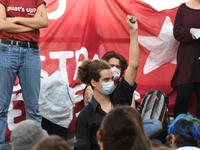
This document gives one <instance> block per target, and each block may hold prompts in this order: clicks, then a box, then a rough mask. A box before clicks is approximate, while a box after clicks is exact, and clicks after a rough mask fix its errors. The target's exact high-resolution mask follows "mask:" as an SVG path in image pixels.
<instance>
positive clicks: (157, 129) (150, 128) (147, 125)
mask: <svg viewBox="0 0 200 150" xmlns="http://www.w3.org/2000/svg"><path fill="white" fill-rule="evenodd" d="M143 127H144V131H145V133H146V134H147V136H148V137H149V138H150V139H153V138H155V137H157V136H158V135H159V134H160V133H161V132H162V130H163V126H162V123H161V122H160V121H159V120H156V119H150V120H143Z"/></svg>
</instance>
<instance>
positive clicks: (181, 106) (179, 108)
mask: <svg viewBox="0 0 200 150" xmlns="http://www.w3.org/2000/svg"><path fill="white" fill-rule="evenodd" d="M193 91H195V95H196V99H197V106H196V117H198V118H200V82H196V83H189V84H183V85H179V86H177V97H176V102H175V105H174V118H176V117H177V116H178V115H180V114H182V113H184V114H186V113H187V112H188V103H189V101H190V98H191V96H192V92H193Z"/></svg>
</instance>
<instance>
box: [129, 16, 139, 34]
mask: <svg viewBox="0 0 200 150" xmlns="http://www.w3.org/2000/svg"><path fill="white" fill-rule="evenodd" d="M126 23H127V25H128V27H129V29H130V31H137V29H138V24H137V18H136V17H134V16H132V15H127V17H126Z"/></svg>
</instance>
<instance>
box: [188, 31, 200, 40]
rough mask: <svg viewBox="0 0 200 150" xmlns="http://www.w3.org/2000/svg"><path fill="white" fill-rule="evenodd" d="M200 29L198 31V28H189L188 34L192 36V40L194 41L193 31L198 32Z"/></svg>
mask: <svg viewBox="0 0 200 150" xmlns="http://www.w3.org/2000/svg"><path fill="white" fill-rule="evenodd" d="M199 30H200V29H198V28H191V29H190V34H191V35H192V37H193V39H196V36H195V35H194V32H195V31H199Z"/></svg>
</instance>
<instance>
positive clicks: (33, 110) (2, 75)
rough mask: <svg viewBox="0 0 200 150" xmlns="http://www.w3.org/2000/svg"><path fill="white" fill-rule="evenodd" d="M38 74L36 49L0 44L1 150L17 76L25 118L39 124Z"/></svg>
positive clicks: (38, 65) (38, 59)
mask: <svg viewBox="0 0 200 150" xmlns="http://www.w3.org/2000/svg"><path fill="white" fill-rule="evenodd" d="M40 72H41V61H40V56H39V49H33V48H24V47H17V46H14V45H12V44H11V45H8V44H4V43H0V150H1V149H4V146H5V132H6V124H7V113H8V107H9V104H10V100H11V95H12V90H13V85H14V83H15V79H16V76H17V75H18V77H19V83H20V85H21V89H22V96H23V99H24V104H25V108H26V118H27V119H31V120H36V121H38V122H39V123H41V116H40V112H39V104H38V100H39V92H40Z"/></svg>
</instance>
